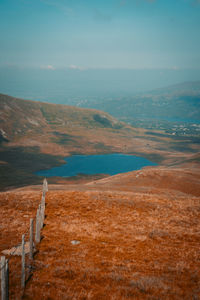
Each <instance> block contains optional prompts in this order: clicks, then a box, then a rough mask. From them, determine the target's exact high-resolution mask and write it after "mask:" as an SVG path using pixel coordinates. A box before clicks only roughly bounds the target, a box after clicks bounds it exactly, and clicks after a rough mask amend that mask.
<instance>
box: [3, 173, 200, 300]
mask: <svg viewBox="0 0 200 300" xmlns="http://www.w3.org/2000/svg"><path fill="white" fill-rule="evenodd" d="M156 170H157V171H156ZM159 170H160V173H159ZM139 172H141V171H138V172H132V173H129V174H124V175H117V176H114V177H110V178H107V179H103V180H99V181H96V182H93V183H91V184H82V185H81V184H79V185H63V186H59V185H50V186H49V190H50V191H49V192H48V193H47V196H46V203H47V204H46V219H45V227H44V228H43V230H42V236H43V238H42V241H41V243H40V244H39V245H38V247H37V248H38V253H37V254H36V255H35V258H34V271H33V276H32V278H31V279H30V280H29V281H28V282H27V285H26V288H25V292H24V296H23V299H27V300H28V299H39V300H40V299H41V300H42V299H44V300H47V299H48V300H51V299H78V300H79V299H103V300H104V299H105V300H106V299H111V300H114V299H117V300H118V299H120V300H121V299H122V300H123V299H199V297H200V252H199V242H200V197H199V194H200V193H199V192H200V185H198V184H197V182H198V179H196V180H195V178H196V177H198V176H197V171H195V172H194V176H193V177H192V171H191V174H189V173H188V171H187V172H186V173H185V172H184V170H183V171H182V175H180V170H177V171H175V170H171V177H170V174H169V173H170V172H169V169H168V170H167V171H166V172H165V171H164V169H162V170H161V169H159V168H158V169H155V168H152V169H150V168H147V169H144V170H143V171H142V172H143V175H144V178H145V186H144V187H143V188H142V184H141V182H140V181H138V185H137V180H139V178H140V177H139V178H138V177H136V175H138V173H139ZM159 174H160V182H162V181H163V178H165V176H168V179H169V180H168V181H166V184H165V186H164V185H161V188H159V185H158V182H157V180H159V179H158V175H159ZM140 175H142V174H140ZM148 176H149V181H148V180H147V178H148ZM177 176H179V181H181V180H182V181H183V183H184V184H181V182H180V184H179V185H178V181H177V188H176V187H175V186H173V187H172V184H171V182H172V178H173V177H174V178H177ZM185 176H188V178H189V179H191V182H190V183H189V184H190V188H189V189H188V191H189V192H190V191H192V194H190V193H189V192H188V193H186V192H185V189H186V188H185ZM120 178H121V185H120ZM134 178H136V179H134ZM155 178H157V180H154V179H155ZM131 181H132V182H133V183H134V186H131ZM167 182H168V184H167ZM147 183H148V184H147ZM28 189H29V190H28ZM39 189H41V188H38V189H37V187H35V188H34V187H29V188H24V189H18V190H15V191H12V192H7V193H1V194H0V199H1V201H2V203H3V205H5V208H6V210H9V209H11V210H10V213H9V215H13V216H14V218H13V220H15V222H16V224H15V228H12V226H11V225H9V224H10V223H9V222H7V221H6V210H3V211H4V212H3V216H4V219H3V223H2V224H3V230H2V237H1V241H3V243H4V245H5V246H6V247H11V246H13V243H12V241H15V238H14V236H18V237H20V235H21V234H22V233H23V231H24V230H25V227H26V228H27V226H28V224H29V217H30V216H32V215H33V212H34V210H35V211H36V208H37V205H38V203H39V200H40V196H41V195H40V194H41V193H40V192H39ZM194 190H195V193H194ZM152 191H153V193H152ZM8 199H10V200H8ZM7 203H8V204H7ZM11 204H12V205H11ZM3 207H4V206H3ZM9 207H11V208H9ZM27 211H29V212H30V213H28V212H27ZM1 214H2V210H1ZM24 214H26V215H28V217H27V218H25V217H23V216H24ZM22 223H23V224H24V225H23V226H22ZM4 224H8V229H6V228H7V226H6V225H4ZM18 225H20V227H18ZM10 231H11V233H10V234H8V233H9V232H10ZM74 240H76V241H80V243H79V244H77V245H73V244H72V243H71V241H74ZM16 242H17V238H16ZM2 249H5V247H1V250H2ZM14 259H15V260H17V258H14ZM11 264H12V260H11ZM16 266H17V265H16ZM16 266H15V268H16ZM12 268H14V267H13V265H12ZM18 268H20V265H19V267H18ZM18 271H19V272H20V269H18ZM18 274H19V273H18ZM12 276H13V275H12ZM12 278H13V277H12ZM17 282H19V281H17V279H15V280H14V278H13V279H12V280H11V284H12V286H11V299H20V296H19V292H17V293H16V291H19V290H20V289H19V286H18V285H17Z"/></svg>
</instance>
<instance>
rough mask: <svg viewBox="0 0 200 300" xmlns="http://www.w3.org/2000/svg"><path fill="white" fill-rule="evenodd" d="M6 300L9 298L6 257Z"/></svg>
mask: <svg viewBox="0 0 200 300" xmlns="http://www.w3.org/2000/svg"><path fill="white" fill-rule="evenodd" d="M5 268H6V269H5V271H6V300H9V264H8V259H6V266H5Z"/></svg>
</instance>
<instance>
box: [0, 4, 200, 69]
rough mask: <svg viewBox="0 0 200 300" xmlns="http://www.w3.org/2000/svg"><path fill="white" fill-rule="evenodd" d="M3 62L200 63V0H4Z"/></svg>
mask: <svg viewBox="0 0 200 300" xmlns="http://www.w3.org/2000/svg"><path fill="white" fill-rule="evenodd" d="M0 66H19V67H34V68H44V69H45V68H46V69H49V70H53V69H57V68H71V69H80V70H83V69H87V68H130V69H132V68H133V69H138V68H139V69H143V68H150V69H151V68H167V69H174V70H175V69H182V68H192V69H193V68H200V0H0Z"/></svg>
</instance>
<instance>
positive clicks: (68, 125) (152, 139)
mask: <svg viewBox="0 0 200 300" xmlns="http://www.w3.org/2000/svg"><path fill="white" fill-rule="evenodd" d="M0 111H1V114H0V171H1V172H0V174H1V175H0V179H1V181H0V182H1V183H0V186H1V188H5V187H9V186H11V187H12V186H22V185H26V184H30V183H31V184H33V183H38V182H39V181H40V180H41V179H40V178H39V176H36V175H35V172H37V171H39V170H41V169H48V168H50V167H53V166H58V165H60V164H62V163H64V161H63V158H64V157H66V156H69V155H72V154H100V153H119V152H121V153H128V154H135V155H142V156H144V157H146V158H148V159H150V160H152V161H153V162H157V163H162V164H172V163H173V164H176V163H178V162H184V161H185V160H189V159H193V155H195V154H196V153H197V152H198V151H199V147H198V139H197V138H194V137H192V138H190V137H186V138H182V137H181V138H177V137H176V136H173V135H170V134H163V133H162V132H158V131H148V130H145V129H139V128H137V129H136V128H133V127H132V126H130V125H127V124H125V123H123V122H120V121H118V120H117V119H115V118H114V117H112V116H110V115H109V114H108V113H105V112H103V111H98V110H95V109H85V108H79V107H73V106H66V105H59V104H49V103H42V102H36V101H29V100H22V99H17V98H13V97H10V96H7V95H3V94H0ZM196 160H198V159H195V161H196Z"/></svg>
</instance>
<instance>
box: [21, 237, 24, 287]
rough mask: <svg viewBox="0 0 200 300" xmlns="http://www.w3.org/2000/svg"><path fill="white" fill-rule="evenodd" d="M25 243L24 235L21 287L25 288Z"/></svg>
mask: <svg viewBox="0 0 200 300" xmlns="http://www.w3.org/2000/svg"><path fill="white" fill-rule="evenodd" d="M24 246H25V242H24V234H23V235H22V274H21V287H22V288H23V289H24V287H25V247H24Z"/></svg>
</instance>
